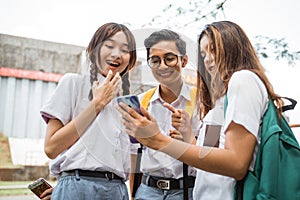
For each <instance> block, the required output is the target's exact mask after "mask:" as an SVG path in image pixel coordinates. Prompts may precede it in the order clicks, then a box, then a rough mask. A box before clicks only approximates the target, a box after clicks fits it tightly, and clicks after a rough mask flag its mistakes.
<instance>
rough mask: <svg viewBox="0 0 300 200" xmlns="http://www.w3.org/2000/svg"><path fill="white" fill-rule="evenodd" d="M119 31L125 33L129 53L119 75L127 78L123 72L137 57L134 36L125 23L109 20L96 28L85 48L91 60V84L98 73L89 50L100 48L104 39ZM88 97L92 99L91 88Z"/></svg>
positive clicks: (132, 65) (127, 69)
mask: <svg viewBox="0 0 300 200" xmlns="http://www.w3.org/2000/svg"><path fill="white" fill-rule="evenodd" d="M120 31H122V32H124V34H125V35H126V38H127V41H128V48H129V53H130V60H129V64H128V66H127V67H126V69H125V70H124V71H123V72H122V73H121V74H120V75H121V76H122V79H124V78H126V79H128V76H124V74H126V72H128V71H130V70H131V69H132V68H133V67H134V65H135V63H136V59H137V55H136V43H135V38H134V36H133V34H132V33H131V31H130V30H129V29H128V28H127V27H126V26H125V25H123V24H117V23H113V22H110V23H106V24H103V25H102V26H101V27H99V28H98V30H97V31H96V32H95V33H94V36H93V37H92V39H91V41H90V43H89V45H88V47H87V49H86V53H87V55H88V59H89V60H90V61H91V66H90V82H91V85H92V84H93V83H94V81H97V75H98V68H97V65H96V60H95V57H94V56H93V55H92V54H91V52H92V51H93V50H94V49H95V48H96V47H97V49H101V46H102V45H103V42H104V41H106V40H107V39H109V38H110V37H112V36H113V35H115V34H116V33H118V32H120ZM99 53H100V52H99ZM123 77H124V78H123ZM123 81H124V82H128V80H123ZM124 93H128V91H124ZM89 99H90V100H92V99H93V93H92V90H90V93H89Z"/></svg>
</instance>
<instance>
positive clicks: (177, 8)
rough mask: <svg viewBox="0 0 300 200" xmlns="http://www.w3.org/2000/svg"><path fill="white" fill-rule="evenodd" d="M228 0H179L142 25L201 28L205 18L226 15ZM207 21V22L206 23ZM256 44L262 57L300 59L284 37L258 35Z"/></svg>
mask: <svg viewBox="0 0 300 200" xmlns="http://www.w3.org/2000/svg"><path fill="white" fill-rule="evenodd" d="M226 1H227V0H199V1H195V0H185V1H182V0H177V1H176V3H173V4H169V5H167V6H166V7H165V8H164V9H163V13H164V14H163V16H155V17H153V18H152V20H151V21H150V22H149V23H146V24H144V25H142V27H148V26H149V27H154V26H157V27H164V28H169V29H173V30H183V31H184V30H185V29H186V28H189V29H195V30H201V27H203V26H204V25H205V24H206V22H205V20H216V19H217V18H218V19H220V18H223V19H226V17H225V11H224V10H225V9H224V5H225V3H226ZM204 23H205V24H204ZM254 46H255V48H256V50H257V53H258V55H259V56H260V57H262V58H271V57H275V59H276V60H279V59H285V60H287V62H288V64H289V65H294V64H295V63H296V61H299V60H300V51H295V52H291V51H290V50H289V47H288V43H287V42H285V40H284V38H281V39H276V38H270V37H267V36H262V35H259V36H256V37H255V38H254Z"/></svg>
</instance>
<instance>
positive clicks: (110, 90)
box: [92, 70, 121, 113]
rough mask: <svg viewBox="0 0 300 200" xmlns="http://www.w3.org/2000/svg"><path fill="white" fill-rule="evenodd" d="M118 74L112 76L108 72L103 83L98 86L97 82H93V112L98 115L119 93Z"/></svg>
mask: <svg viewBox="0 0 300 200" xmlns="http://www.w3.org/2000/svg"><path fill="white" fill-rule="evenodd" d="M120 79H121V77H120V74H119V72H117V73H116V75H115V76H114V75H113V72H112V71H111V70H110V71H109V72H108V74H107V76H106V78H105V81H104V83H103V84H102V85H101V86H99V81H95V82H94V84H93V86H92V91H93V97H94V98H93V101H94V104H95V110H96V112H97V113H99V112H100V111H101V110H102V109H103V108H104V107H105V106H106V105H107V104H108V103H109V102H110V101H111V100H112V99H113V98H114V97H116V96H117V94H118V92H119V84H120Z"/></svg>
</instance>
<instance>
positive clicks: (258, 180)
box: [224, 96, 300, 200]
mask: <svg viewBox="0 0 300 200" xmlns="http://www.w3.org/2000/svg"><path fill="white" fill-rule="evenodd" d="M282 98H285V99H288V100H290V101H291V102H292V105H288V106H284V107H283V108H282V110H283V111H285V110H289V109H293V108H294V107H295V105H296V103H297V102H296V101H295V100H293V99H290V98H286V97H282ZM227 103H228V102H227V96H226V98H225V107H224V108H225V112H226V108H227ZM234 196H235V197H234V199H236V200H240V199H244V200H248V199H261V200H262V199H274V200H275V199H279V200H300V147H299V144H298V142H297V140H296V138H295V136H294V134H293V131H292V130H291V128H290V126H289V124H288V123H287V121H286V120H285V118H284V117H281V118H279V117H278V114H277V108H276V107H275V105H274V102H273V101H272V100H269V104H268V109H267V110H266V112H265V114H264V116H263V122H262V127H261V143H260V146H259V149H258V152H257V157H256V161H255V166H254V171H248V172H247V174H246V176H245V177H244V179H243V180H242V181H237V184H236V187H235V195H234Z"/></svg>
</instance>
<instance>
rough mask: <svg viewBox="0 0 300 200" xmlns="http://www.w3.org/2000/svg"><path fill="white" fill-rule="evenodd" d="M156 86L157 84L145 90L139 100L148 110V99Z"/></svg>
mask: <svg viewBox="0 0 300 200" xmlns="http://www.w3.org/2000/svg"><path fill="white" fill-rule="evenodd" d="M157 88H158V86H156V87H154V88H151V89H149V90H147V92H146V93H145V94H144V96H143V98H142V100H141V105H142V106H143V107H144V108H145V109H146V110H148V106H149V103H150V99H151V97H152V96H153V94H154V92H155V90H156V89H157Z"/></svg>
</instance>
